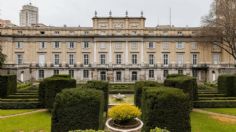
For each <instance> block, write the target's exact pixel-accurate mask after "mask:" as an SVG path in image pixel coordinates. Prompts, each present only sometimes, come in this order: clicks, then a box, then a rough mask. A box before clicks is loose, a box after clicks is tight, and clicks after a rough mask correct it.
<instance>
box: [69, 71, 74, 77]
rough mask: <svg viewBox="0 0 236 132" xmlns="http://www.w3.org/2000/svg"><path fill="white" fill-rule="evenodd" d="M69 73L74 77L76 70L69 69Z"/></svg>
mask: <svg viewBox="0 0 236 132" xmlns="http://www.w3.org/2000/svg"><path fill="white" fill-rule="evenodd" d="M69 75H70V77H71V78H74V70H69Z"/></svg>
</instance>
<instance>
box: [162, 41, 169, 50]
mask: <svg viewBox="0 0 236 132" xmlns="http://www.w3.org/2000/svg"><path fill="white" fill-rule="evenodd" d="M162 49H163V50H168V49H169V44H168V42H164V43H163V44H162Z"/></svg>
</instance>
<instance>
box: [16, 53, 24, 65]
mask: <svg viewBox="0 0 236 132" xmlns="http://www.w3.org/2000/svg"><path fill="white" fill-rule="evenodd" d="M16 63H17V64H18V65H20V64H23V55H22V54H17V55H16Z"/></svg>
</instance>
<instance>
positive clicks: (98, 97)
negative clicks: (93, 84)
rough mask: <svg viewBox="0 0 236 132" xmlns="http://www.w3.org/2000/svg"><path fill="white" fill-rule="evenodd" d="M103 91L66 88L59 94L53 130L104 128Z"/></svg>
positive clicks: (62, 131) (55, 131)
mask: <svg viewBox="0 0 236 132" xmlns="http://www.w3.org/2000/svg"><path fill="white" fill-rule="evenodd" d="M103 103H104V98H103V92H102V91H100V90H95V89H81V88H75V89H64V90H63V91H62V92H61V93H59V94H57V96H56V98H55V103H54V107H53V111H52V128H51V131H52V132H68V131H70V130H78V129H80V130H86V129H94V130H98V129H102V127H103V124H104V122H103V121H104V120H103V108H104V107H103V106H104V104H103Z"/></svg>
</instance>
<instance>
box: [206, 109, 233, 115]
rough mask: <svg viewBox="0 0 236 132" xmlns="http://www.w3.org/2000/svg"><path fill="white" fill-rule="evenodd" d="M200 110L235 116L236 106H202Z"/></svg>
mask: <svg viewBox="0 0 236 132" xmlns="http://www.w3.org/2000/svg"><path fill="white" fill-rule="evenodd" d="M202 110H205V111H210V112H214V113H220V114H227V115H233V116H236V108H204V109H202Z"/></svg>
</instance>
